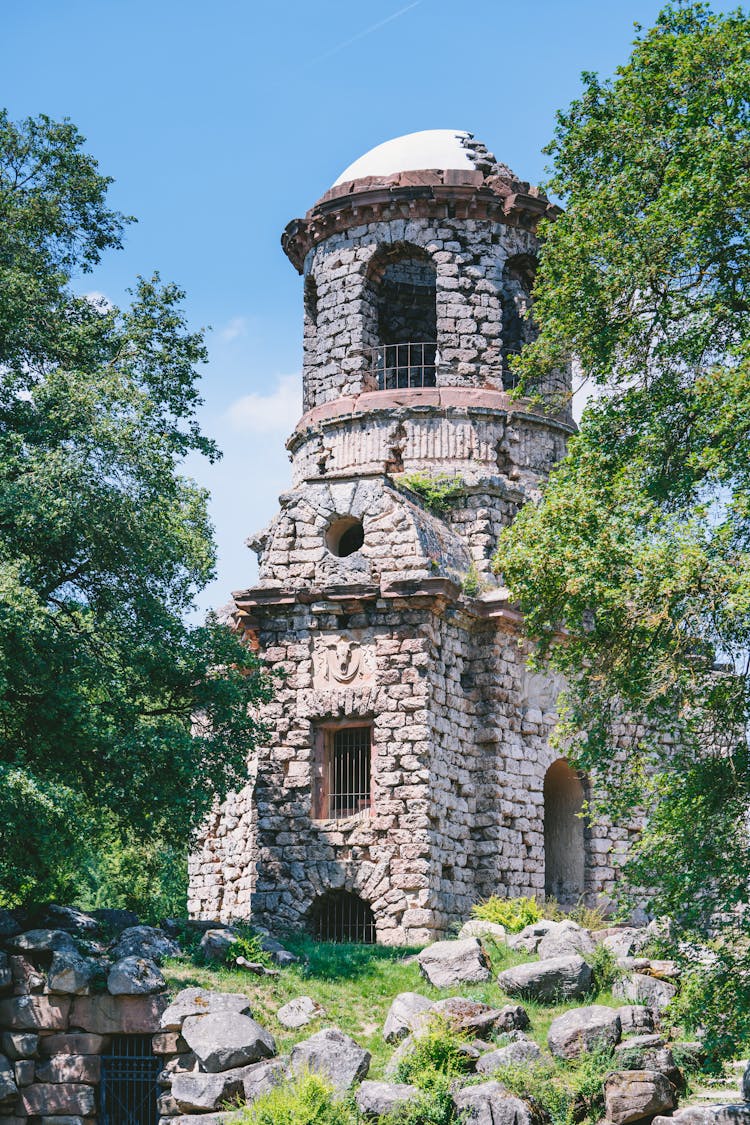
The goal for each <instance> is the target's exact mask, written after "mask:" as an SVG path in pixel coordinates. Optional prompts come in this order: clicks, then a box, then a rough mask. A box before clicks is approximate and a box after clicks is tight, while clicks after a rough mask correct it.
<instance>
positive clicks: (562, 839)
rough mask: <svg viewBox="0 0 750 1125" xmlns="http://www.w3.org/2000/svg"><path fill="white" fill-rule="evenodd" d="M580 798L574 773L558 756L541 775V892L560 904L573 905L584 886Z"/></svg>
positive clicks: (581, 791)
mask: <svg viewBox="0 0 750 1125" xmlns="http://www.w3.org/2000/svg"><path fill="white" fill-rule="evenodd" d="M584 800H585V794H584V791H583V786H582V784H581V781H580V778H579V776H578V774H577V773H576V772H575V770H573V769H572V768H571V767H570V765H569V764H568V763H567V762H566V761H565V759H564V758H558V760H557V761H556V762H553V763H552V765H551V766H550V768H549V769H548V770H547V773H546V774H545V775H544V892H545V894H546V895H547V897H548V898H555V899H557V901H558V902H559V903H560V904H561V905H562V906H574V905H575V904H576V902H578V900H579V899H580V898H581V896H582V895H583V893H584V889H585V878H586V851H585V845H584V820H583V817H582V816H581V815H580V813H581V810H582V808H583V802H584Z"/></svg>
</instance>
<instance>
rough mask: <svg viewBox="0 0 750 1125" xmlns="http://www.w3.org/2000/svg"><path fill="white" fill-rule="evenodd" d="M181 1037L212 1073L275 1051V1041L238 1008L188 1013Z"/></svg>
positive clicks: (265, 1057) (252, 1060)
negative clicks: (191, 1014)
mask: <svg viewBox="0 0 750 1125" xmlns="http://www.w3.org/2000/svg"><path fill="white" fill-rule="evenodd" d="M182 1037H183V1039H184V1040H185V1042H186V1043H187V1045H188V1047H190V1049H191V1050H192V1051H195V1053H196V1055H197V1056H198V1058H199V1059H200V1061H201V1063H202V1064H203V1066H204V1067H205V1069H206V1070H207V1071H208V1072H209V1074H217V1073H219V1072H220V1071H223V1070H231V1069H232V1068H233V1067H238V1066H245V1065H246V1064H247V1063H252V1062H259V1061H260V1059H267V1058H270V1057H271V1056H272V1055H275V1054H276V1042H275V1040H274V1038H273V1036H272V1035H271V1033H270V1031H266V1030H265V1028H263V1027H261V1026H260V1024H259V1023H256V1022H255V1020H253V1019H251V1018H250V1016H243V1015H240V1014H239V1013H238V1012H212V1013H210V1014H209V1015H207V1016H188V1017H187V1019H186V1020H185V1021H184V1023H183V1025H182Z"/></svg>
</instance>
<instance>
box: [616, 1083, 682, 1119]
mask: <svg viewBox="0 0 750 1125" xmlns="http://www.w3.org/2000/svg"><path fill="white" fill-rule="evenodd" d="M604 1104H605V1109H606V1116H607V1120H608V1121H611V1122H612V1125H628V1123H629V1122H631V1121H640V1119H641V1118H642V1117H653V1116H654V1115H655V1114H657V1113H668V1112H669V1111H670V1110H672V1109H674V1107H675V1104H676V1103H675V1095H674V1087H673V1086H672V1083H671V1082H670V1081H669V1079H667V1078H665V1076H664V1075H663V1074H659V1073H658V1071H655V1070H618V1071H615V1072H614V1073H612V1074H608V1075H607V1077H606V1079H605V1080H604Z"/></svg>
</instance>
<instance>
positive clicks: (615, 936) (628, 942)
mask: <svg viewBox="0 0 750 1125" xmlns="http://www.w3.org/2000/svg"><path fill="white" fill-rule="evenodd" d="M594 936H596V935H594ZM647 940H648V938H647V936H646V932H645V930H640V929H637V928H636V927H635V926H625V927H623V928H622V929H616V930H614V931H609V932H608V933H607V934H606V936H604V937H603V938H602V945H603V946H604V948H605V949H608V950H609V952H610V953H611V954H613V955H614V956H615V957H633V956H634V955H635V954H636V953H640V951H641V949H643V947H644V945H645V944H646V941H647Z"/></svg>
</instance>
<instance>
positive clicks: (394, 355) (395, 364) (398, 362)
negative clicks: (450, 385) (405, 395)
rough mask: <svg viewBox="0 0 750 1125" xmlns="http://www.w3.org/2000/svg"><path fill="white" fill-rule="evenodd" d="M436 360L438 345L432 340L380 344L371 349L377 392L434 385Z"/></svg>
mask: <svg viewBox="0 0 750 1125" xmlns="http://www.w3.org/2000/svg"><path fill="white" fill-rule="evenodd" d="M437 362H438V355H437V344H436V343H434V342H432V341H423V342H419V343H408V344H406V343H405V344H381V345H380V347H378V348H373V350H372V365H373V372H374V374H375V377H376V379H377V383H378V390H379V391H396V390H403V389H404V388H406V387H434V386H435V367H436V365H437Z"/></svg>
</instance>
